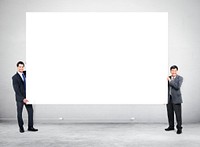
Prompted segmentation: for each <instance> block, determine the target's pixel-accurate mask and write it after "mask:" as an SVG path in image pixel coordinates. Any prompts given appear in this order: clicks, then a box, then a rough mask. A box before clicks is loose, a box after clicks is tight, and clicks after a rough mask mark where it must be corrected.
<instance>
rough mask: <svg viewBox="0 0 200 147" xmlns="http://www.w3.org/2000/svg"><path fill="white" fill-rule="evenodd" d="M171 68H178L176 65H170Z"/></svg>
mask: <svg viewBox="0 0 200 147" xmlns="http://www.w3.org/2000/svg"><path fill="white" fill-rule="evenodd" d="M172 69H177V70H178V66H176V65H172V66H171V67H170V70H172Z"/></svg>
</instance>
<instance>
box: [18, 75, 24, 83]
mask: <svg viewBox="0 0 200 147" xmlns="http://www.w3.org/2000/svg"><path fill="white" fill-rule="evenodd" d="M17 75H18V78H19V79H20V81H21V83H22V84H24V81H23V80H22V78H21V76H20V75H19V73H18V72H17Z"/></svg>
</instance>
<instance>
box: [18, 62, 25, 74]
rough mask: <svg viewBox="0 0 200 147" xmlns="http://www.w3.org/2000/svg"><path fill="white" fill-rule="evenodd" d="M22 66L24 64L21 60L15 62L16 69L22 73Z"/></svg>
mask: <svg viewBox="0 0 200 147" xmlns="http://www.w3.org/2000/svg"><path fill="white" fill-rule="evenodd" d="M24 66H25V65H24V62H22V61H19V62H17V71H18V72H21V73H23V71H24Z"/></svg>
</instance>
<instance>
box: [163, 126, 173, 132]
mask: <svg viewBox="0 0 200 147" xmlns="http://www.w3.org/2000/svg"><path fill="white" fill-rule="evenodd" d="M172 130H174V128H171V127H168V128H166V129H165V131H172Z"/></svg>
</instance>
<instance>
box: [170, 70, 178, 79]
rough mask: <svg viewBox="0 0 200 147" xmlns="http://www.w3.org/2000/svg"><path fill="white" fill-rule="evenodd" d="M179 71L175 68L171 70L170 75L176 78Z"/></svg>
mask: <svg viewBox="0 0 200 147" xmlns="http://www.w3.org/2000/svg"><path fill="white" fill-rule="evenodd" d="M177 72H178V70H177V69H176V68H173V69H171V70H170V73H171V75H172V77H176V75H177Z"/></svg>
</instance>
